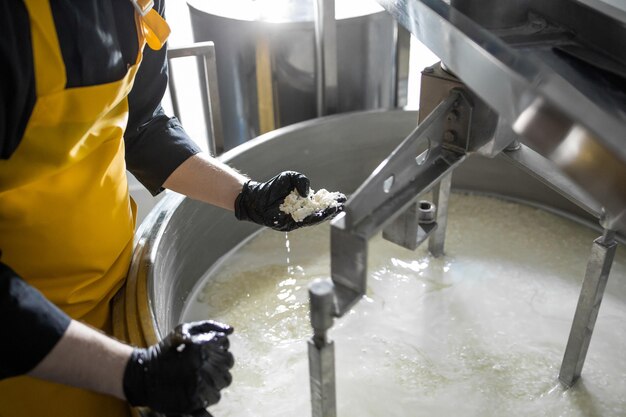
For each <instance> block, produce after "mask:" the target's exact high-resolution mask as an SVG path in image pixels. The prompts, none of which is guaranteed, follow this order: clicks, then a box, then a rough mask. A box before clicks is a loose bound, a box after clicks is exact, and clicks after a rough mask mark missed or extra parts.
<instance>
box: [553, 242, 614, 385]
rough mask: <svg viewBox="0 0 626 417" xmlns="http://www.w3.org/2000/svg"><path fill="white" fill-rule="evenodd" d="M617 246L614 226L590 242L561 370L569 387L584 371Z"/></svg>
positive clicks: (562, 378) (560, 376) (563, 379)
mask: <svg viewBox="0 0 626 417" xmlns="http://www.w3.org/2000/svg"><path fill="white" fill-rule="evenodd" d="M616 248H617V242H616V241H615V232H614V231H611V230H605V231H604V234H603V235H602V236H601V237H599V238H597V239H596V240H594V241H593V245H592V246H591V256H590V257H589V261H588V263H587V271H586V273H585V278H584V280H583V285H582V288H581V290H580V297H579V298H578V305H577V306H576V313H575V315H574V322H573V323H572V329H571V331H570V334H569V340H568V341H567V347H566V348H565V355H564V356H563V363H562V364H561V370H560V372H559V380H560V381H561V383H563V384H564V385H565V386H567V387H571V386H572V385H573V384H574V383H575V382H576V380H577V379H578V378H579V377H580V374H581V372H582V369H583V365H584V363H585V358H586V356H587V350H588V349H589V343H590V342H591V336H592V335H593V328H594V326H595V324H596V318H597V317H598V311H599V310H600V304H601V303H602V297H603V295H604V289H605V288H606V283H607V281H608V278H609V273H610V272H611V265H612V264H613V258H614V257H615V250H616Z"/></svg>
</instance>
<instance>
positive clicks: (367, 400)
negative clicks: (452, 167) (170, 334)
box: [181, 194, 626, 417]
mask: <svg viewBox="0 0 626 417" xmlns="http://www.w3.org/2000/svg"><path fill="white" fill-rule="evenodd" d="M329 229H330V228H329V225H328V224H322V225H320V226H316V227H307V228H302V229H299V230H296V231H293V232H290V233H289V234H285V233H277V232H275V231H271V230H265V231H262V232H261V233H259V234H257V235H255V236H254V237H252V238H251V239H250V240H248V241H246V242H244V243H242V245H241V246H240V247H238V248H237V249H236V250H234V251H233V252H231V253H230V254H229V255H226V256H225V257H224V258H222V260H221V261H220V263H218V264H217V265H215V267H214V268H213V269H211V270H209V271H208V272H207V274H206V276H205V277H204V278H202V279H201V280H200V281H199V283H198V285H197V286H196V288H195V290H194V292H193V293H192V294H191V295H190V298H189V302H188V303H187V305H186V308H185V311H184V313H183V316H182V317H181V320H182V321H192V320H202V319H208V318H210V319H215V320H219V321H223V322H225V323H228V324H230V325H232V326H233V327H234V328H235V332H234V333H233V335H232V336H230V337H229V339H230V342H231V350H232V352H233V354H234V356H235V366H234V368H233V369H232V374H233V383H232V385H231V386H229V387H228V388H226V389H225V390H223V391H222V393H223V394H222V399H221V401H220V402H219V403H218V404H216V405H215V406H212V407H210V408H209V411H210V412H211V413H212V414H213V415H215V416H219V417H244V416H245V417H248V416H254V417H304V416H310V415H311V402H310V391H309V390H310V388H309V372H308V356H307V344H306V341H307V339H309V338H310V337H311V335H312V329H311V325H310V318H309V297H308V291H307V287H308V284H309V283H310V282H311V281H313V280H314V279H316V278H328V277H329V276H330V257H329V255H330V239H329ZM598 235H599V232H595V231H592V230H590V229H588V228H586V227H583V226H581V225H579V224H577V223H574V222H572V221H570V220H568V219H565V218H562V217H558V216H555V215H554V214H551V213H548V212H546V211H543V210H539V209H536V208H533V207H529V206H525V205H521V204H514V203H510V202H505V201H502V200H497V199H493V198H487V197H479V196H467V195H458V194H453V195H451V197H450V209H449V217H448V229H447V234H446V246H445V251H446V253H445V255H444V256H442V257H439V258H434V257H432V256H431V255H430V254H429V253H428V251H427V245H422V246H420V247H419V248H417V250H415V251H409V250H407V249H404V248H401V247H399V246H397V245H394V244H392V243H390V242H387V241H385V240H383V239H382V238H381V237H380V235H378V236H375V237H374V238H372V239H371V240H370V242H369V250H368V260H367V262H368V282H367V294H366V296H365V297H363V299H362V300H361V301H360V302H359V303H358V304H356V305H355V306H354V308H353V309H352V310H351V311H350V312H348V313H347V314H346V315H345V316H344V317H342V318H339V319H336V320H335V324H334V326H333V328H332V329H331V330H330V332H329V337H330V339H331V340H333V341H334V344H335V355H336V356H335V363H336V377H337V408H338V416H340V417H433V416H437V417H459V416H462V417H505V416H506V417H518V416H528V417H530V416H533V417H534V416H541V417H590V416H595V417H600V416H601V417H624V416H626V395H625V393H626V355H625V354H624V351H625V350H626V327H625V323H626V279H624V278H626V256H625V255H626V253H625V252H626V251H624V248H623V247H622V246H620V247H619V248H618V250H617V255H616V258H615V262H614V264H613V267H612V269H611V275H610V277H609V282H608V285H607V288H606V293H605V295H604V299H603V301H602V306H601V308H600V312H599V315H598V320H597V323H596V326H595V329H594V335H593V339H592V340H591V344H590V346H589V353H588V355H587V360H586V362H585V366H584V368H583V373H582V378H581V379H580V380H579V381H578V382H577V383H576V385H575V386H574V387H573V388H571V389H569V390H565V389H564V388H563V387H561V385H560V384H559V383H558V381H557V376H558V372H559V367H560V366H561V360H562V358H563V353H564V351H565V345H566V344H567V338H568V335H569V331H570V327H571V325H572V319H573V317H574V311H575V309H576V303H577V301H578V296H579V293H580V288H581V283H582V279H583V276H584V274H585V269H586V263H587V259H588V258H589V254H590V249H591V244H592V241H593V240H594V239H595V238H596V237H597V236H598Z"/></svg>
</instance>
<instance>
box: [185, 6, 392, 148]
mask: <svg viewBox="0 0 626 417" xmlns="http://www.w3.org/2000/svg"><path fill="white" fill-rule="evenodd" d="M314 3H315V1H314V0H298V1H296V0H271V1H268V0H236V1H221V0H188V5H189V9H190V14H191V24H192V28H193V33H194V38H195V40H196V41H207V40H209V41H213V42H214V43H215V50H216V58H217V70H218V80H219V91H220V100H221V111H222V121H223V128H224V138H225V148H226V150H228V149H231V148H233V147H234V146H236V145H239V144H241V143H243V142H245V141H246V140H248V139H250V138H253V137H256V136H258V135H259V134H260V133H264V132H265V131H268V130H270V129H267V128H263V126H262V120H264V118H263V115H262V116H261V117H260V112H261V113H263V112H265V115H266V116H268V114H269V116H268V117H270V118H271V119H272V122H271V123H270V124H273V125H275V126H276V127H281V126H287V125H290V124H293V123H296V122H300V121H303V120H308V119H311V118H314V117H316V116H317V113H316V84H315V32H314V23H313V20H314ZM336 18H337V32H336V34H337V69H338V74H337V76H338V79H337V88H338V92H337V94H338V103H337V111H338V112H347V111H355V110H369V109H377V108H393V107H395V97H396V96H395V91H396V74H395V71H396V65H395V57H396V49H395V39H396V29H397V26H396V23H395V22H394V20H393V19H392V18H391V16H390V15H389V14H388V13H386V12H385V11H383V9H382V8H381V7H380V6H378V5H377V4H376V3H375V2H374V1H372V0H369V1H364V0H337V1H336ZM259 80H262V81H261V82H259ZM263 80H264V81H263ZM266 84H269V85H266ZM268 90H271V91H268ZM259 93H260V94H259ZM272 116H273V117H272Z"/></svg>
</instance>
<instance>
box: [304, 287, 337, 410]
mask: <svg viewBox="0 0 626 417" xmlns="http://www.w3.org/2000/svg"><path fill="white" fill-rule="evenodd" d="M309 300H310V303H311V327H313V337H312V338H311V340H309V342H308V350H309V379H310V384H311V405H312V407H311V409H312V416H313V417H335V416H336V415H337V404H336V391H335V346H334V344H333V342H331V341H329V340H328V337H327V331H328V329H330V328H331V327H332V325H333V310H334V306H333V304H334V294H333V283H332V281H331V280H329V279H326V280H322V279H317V280H315V281H313V282H312V283H311V284H310V285H309Z"/></svg>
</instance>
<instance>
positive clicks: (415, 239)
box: [308, 89, 473, 417]
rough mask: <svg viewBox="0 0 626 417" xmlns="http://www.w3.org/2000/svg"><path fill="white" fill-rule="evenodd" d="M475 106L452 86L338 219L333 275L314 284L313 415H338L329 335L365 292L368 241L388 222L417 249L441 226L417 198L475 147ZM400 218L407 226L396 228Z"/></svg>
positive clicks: (393, 234)
mask: <svg viewBox="0 0 626 417" xmlns="http://www.w3.org/2000/svg"><path fill="white" fill-rule="evenodd" d="M472 109H473V106H472V104H471V102H470V100H469V99H468V95H467V94H466V93H464V92H462V91H461V90H457V89H453V90H451V91H450V93H449V94H448V96H447V97H446V98H445V99H444V100H443V101H442V102H441V103H440V104H439V105H438V106H436V108H435V109H434V110H433V111H432V112H431V114H430V115H429V116H428V117H427V118H426V119H424V120H423V121H422V123H420V125H419V126H418V127H417V128H416V129H415V130H414V131H413V132H412V133H411V134H410V135H409V136H408V137H407V138H406V139H405V140H404V141H403V142H402V143H401V144H400V145H399V146H398V147H397V148H396V149H395V150H394V151H393V152H392V153H391V154H390V155H389V157H388V158H387V159H385V160H384V161H383V162H382V163H381V164H380V165H379V166H378V168H376V170H375V171H374V172H373V173H372V175H371V176H370V177H369V178H368V179H367V180H366V181H365V182H364V183H363V185H361V187H359V189H358V190H357V191H356V192H355V193H354V194H353V195H352V197H351V198H350V199H349V200H348V202H347V203H346V207H345V212H344V213H341V214H340V215H339V216H338V217H337V218H336V219H334V220H333V221H332V223H331V252H332V254H331V273H332V280H328V279H327V280H316V281H315V282H313V283H312V284H311V286H310V287H309V296H310V302H311V325H312V327H313V329H314V336H313V338H312V339H311V340H310V341H309V344H308V349H309V370H310V383H311V402H312V410H313V416H314V417H335V416H336V415H337V408H336V395H335V366H334V360H335V357H334V346H333V343H332V341H329V339H328V337H327V332H328V330H329V329H330V328H331V327H332V324H333V318H334V317H341V316H342V315H343V314H345V313H346V312H347V311H348V310H349V309H350V308H351V307H352V306H353V305H354V304H356V303H357V302H358V301H359V299H360V298H361V297H362V296H363V295H364V294H365V290H366V285H367V245H368V240H369V239H370V238H371V237H372V236H373V235H374V234H376V233H378V232H379V231H380V230H382V229H383V228H385V227H386V226H388V227H387V229H386V230H385V233H384V235H385V237H386V238H388V239H389V240H392V241H394V242H398V243H401V244H403V246H406V247H409V248H411V249H414V248H415V247H417V245H418V244H419V243H421V242H423V241H424V240H425V239H426V238H427V237H428V236H429V235H430V234H431V233H432V232H434V231H435V230H436V229H437V225H436V222H434V221H433V220H434V218H433V217H434V216H433V214H434V213H433V207H431V206H430V203H424V202H422V203H418V204H417V205H416V200H417V199H418V198H419V196H420V195H421V194H423V193H424V192H426V191H428V190H430V189H431V188H432V187H433V186H436V185H437V184H438V183H439V182H440V181H441V180H442V179H443V178H445V179H447V181H445V183H446V184H447V187H448V189H449V178H450V174H451V172H452V170H453V169H454V168H455V167H456V166H457V165H458V164H460V163H461V162H462V161H463V160H464V159H465V157H466V155H467V152H468V142H469V132H470V130H469V127H470V122H471V118H472ZM426 206H428V207H426ZM440 210H441V209H440ZM443 211H444V212H445V208H444V209H443ZM393 222H401V223H402V224H401V225H400V226H398V225H395V226H394V224H393ZM407 225H410V226H411V227H408V228H407Z"/></svg>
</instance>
